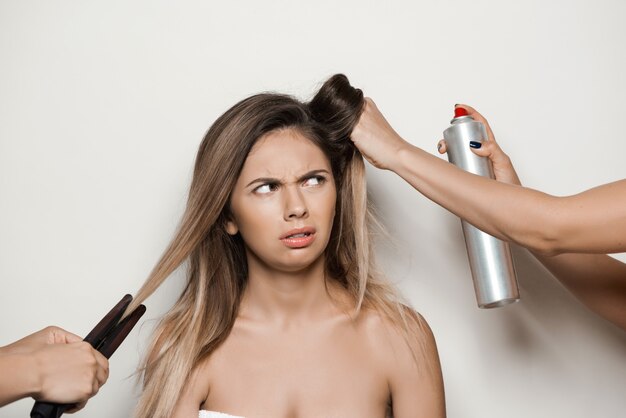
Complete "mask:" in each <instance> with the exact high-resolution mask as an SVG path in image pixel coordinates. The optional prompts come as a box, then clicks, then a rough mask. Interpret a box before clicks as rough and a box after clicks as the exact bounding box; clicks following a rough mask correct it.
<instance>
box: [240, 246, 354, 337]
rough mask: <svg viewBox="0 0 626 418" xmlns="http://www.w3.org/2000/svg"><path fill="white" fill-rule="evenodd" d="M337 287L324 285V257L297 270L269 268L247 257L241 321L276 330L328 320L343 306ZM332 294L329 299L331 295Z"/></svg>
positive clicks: (342, 297) (340, 293)
mask: <svg viewBox="0 0 626 418" xmlns="http://www.w3.org/2000/svg"><path fill="white" fill-rule="evenodd" d="M342 293H344V292H342V291H341V290H340V289H339V287H338V286H337V285H336V284H334V283H333V282H332V281H328V289H327V288H326V284H325V263H324V257H323V256H321V257H319V258H318V259H317V260H316V261H315V262H314V263H312V264H311V265H309V266H308V267H306V268H305V269H301V270H298V271H293V272H292V271H283V270H279V269H275V268H271V267H269V266H267V265H264V264H263V263H261V262H259V260H255V259H250V257H249V258H248V284H247V285H246V289H245V292H244V295H243V299H242V301H241V305H240V309H239V314H240V316H241V317H242V318H246V319H250V320H254V321H256V320H258V321H263V322H265V323H268V324H274V325H276V326H279V327H290V326H299V325H301V324H302V323H304V322H309V321H315V320H321V319H325V318H329V317H331V316H333V315H334V314H336V313H337V312H338V310H339V309H338V306H337V302H340V303H341V304H342V305H343V303H342V302H344V303H345V295H342ZM331 295H332V296H331Z"/></svg>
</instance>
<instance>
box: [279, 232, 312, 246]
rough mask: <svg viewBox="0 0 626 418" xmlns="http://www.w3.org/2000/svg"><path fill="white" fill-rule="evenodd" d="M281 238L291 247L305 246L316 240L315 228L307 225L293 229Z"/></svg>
mask: <svg viewBox="0 0 626 418" xmlns="http://www.w3.org/2000/svg"><path fill="white" fill-rule="evenodd" d="M280 240H281V241H282V242H283V244H285V245H286V246H287V247H289V248H304V247H308V246H309V245H311V243H312V242H313V241H315V228H311V227H305V228H297V229H292V230H291V231H289V232H287V233H286V234H283V235H281V237H280Z"/></svg>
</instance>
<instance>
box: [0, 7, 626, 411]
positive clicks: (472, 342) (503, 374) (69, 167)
mask: <svg viewBox="0 0 626 418" xmlns="http://www.w3.org/2000/svg"><path fill="white" fill-rule="evenodd" d="M625 16H626V3H625V2H623V1H621V0H614V1H609V0H597V1H594V2H591V1H571V0H570V1H539V0H532V1H484V0H483V1H477V0H474V1H402V2H391V1H390V2H378V1H364V0H359V1H343V2H339V1H326V0H324V1H320V0H318V1H315V2H311V1H307V2H294V1H265V2H252V1H251V2H241V1H229V2H226V1H223V2H219V3H218V2H209V1H199V0H198V1H177V2H173V1H172V2H164V1H154V0H152V1H147V0H146V1H119V0H116V1H111V0H109V1H106V2H105V1H100V2H83V1H56V2H52V1H17V0H16V1H5V0H2V1H0V284H1V288H0V345H4V344H7V343H9V342H10V341H12V340H15V339H18V338H19V337H21V336H23V335H24V334H27V333H30V332H32V331H35V330H38V329H40V328H41V327H44V326H46V325H48V324H57V325H60V326H63V327H65V328H67V329H69V330H71V331H74V332H75V333H78V334H81V335H85V334H86V333H87V332H88V331H89V330H90V329H91V327H92V326H93V325H94V324H95V323H96V322H97V321H98V320H99V319H100V317H101V316H102V315H104V313H105V312H107V311H108V309H109V308H110V307H111V306H112V305H113V304H114V303H115V302H117V300H118V299H119V298H120V297H121V296H122V295H123V294H124V293H134V292H135V291H136V290H137V289H138V287H139V285H140V284H141V283H142V281H143V280H144V279H145V277H146V276H147V274H148V273H149V271H150V270H151V268H152V266H153V265H154V263H155V262H156V261H157V258H158V257H159V255H160V253H161V252H162V250H163V249H164V248H165V246H166V244H167V243H168V241H169V239H170V238H171V236H172V233H173V231H174V229H175V226H176V224H177V222H178V220H179V216H180V215H181V212H182V209H183V207H184V203H185V198H186V193H187V188H188V185H189V181H190V174H191V167H192V163H193V159H194V156H195V152H196V149H197V147H198V144H199V143H200V140H201V138H202V136H203V134H204V132H205V131H206V129H207V128H208V127H209V125H210V124H211V123H212V122H213V121H214V120H215V118H216V117H217V116H219V115H220V114H221V113H222V112H224V111H225V110H226V109H227V108H228V107H230V106H231V105H233V104H234V103H235V102H237V101H238V100H240V99H242V98H244V97H246V96H248V95H250V94H253V93H257V92H260V91H264V90H277V91H281V92H286V93H292V94H295V95H298V96H299V97H302V98H307V97H309V96H310V95H311V94H312V93H313V92H314V91H315V89H316V88H317V86H319V84H320V83H321V82H322V81H323V80H325V79H326V78H327V77H328V76H330V75H332V74H333V73H336V72H343V73H345V74H347V75H348V77H349V78H350V80H351V82H352V83H353V84H354V85H355V86H359V87H361V88H362V89H363V90H364V91H365V93H366V94H367V95H369V96H372V97H373V98H374V99H375V100H376V102H377V103H378V105H379V107H380V108H381V109H382V110H383V111H384V113H385V114H386V115H387V117H388V119H389V120H390V121H391V123H392V124H393V125H394V126H395V127H396V128H397V130H398V131H399V132H400V133H401V134H402V135H403V136H404V137H405V138H407V139H409V140H410V141H411V142H413V143H414V144H415V145H418V146H420V147H422V148H424V149H426V150H429V151H432V152H433V153H434V152H435V151H436V148H435V145H436V142H437V140H439V139H440V138H441V136H442V131H443V130H444V129H445V128H446V127H447V125H448V122H449V120H450V117H451V114H452V109H453V105H454V103H469V104H472V105H474V106H475V107H476V108H477V109H479V110H480V111H481V112H483V114H485V115H486V116H487V118H488V119H489V120H490V121H491V123H492V127H493V129H494V130H495V132H496V135H497V138H498V139H499V142H500V143H501V145H502V146H503V148H504V149H505V150H506V151H507V152H508V153H509V155H510V156H511V158H512V159H513V161H514V162H515V163H516V167H517V169H518V172H519V174H520V176H521V178H522V180H523V181H524V183H525V185H527V186H530V187H534V188H537V189H540V190H543V191H545V192H548V193H552V194H556V195H567V194H573V193H577V192H579V191H582V190H584V189H587V188H590V187H593V186H595V185H598V184H601V183H605V182H610V181H613V180H617V179H621V178H624V177H626V164H624V156H625V155H626V133H625V132H624V128H623V126H624V122H623V120H624V103H625V98H626V77H624V74H626V25H624V17H625ZM368 179H369V182H370V183H369V184H370V189H371V194H372V197H373V199H374V201H375V202H376V204H377V205H378V208H379V211H380V213H381V215H382V218H383V221H384V223H385V224H386V226H387V228H388V229H389V231H390V233H391V235H392V236H393V242H392V243H387V244H384V245H381V247H380V249H379V255H380V260H381V262H382V264H383V265H384V266H385V268H386V271H387V273H388V274H389V276H390V277H391V278H393V279H394V280H395V281H396V282H397V283H398V284H399V286H400V287H401V288H402V290H403V291H404V293H405V295H406V296H407V297H408V299H409V300H410V301H411V302H412V303H413V305H414V306H415V307H416V308H417V309H418V310H419V311H420V312H422V314H424V316H425V317H426V318H427V319H428V321H429V322H430V325H431V326H432V328H433V330H434V333H435V335H436V338H437V341H438V345H439V351H440V355H441V361H442V367H443V373H444V378H445V385H446V396H447V406H448V415H449V416H450V417H467V418H478V417H481V418H482V417H501V416H509V417H518V418H522V417H569V418H574V417H580V418H582V417H618V416H623V414H624V408H625V407H626V333H625V332H624V331H621V330H619V329H618V328H617V327H615V326H613V325H611V324H609V323H607V322H605V321H604V320H602V319H600V318H598V317H596V316H595V315H594V314H592V313H590V312H589V311H587V310H586V309H585V308H584V307H583V306H582V305H580V304H579V303H577V302H576V300H575V299H574V298H573V297H572V296H571V295H570V294H568V293H567V291H566V290H564V289H563V288H562V287H561V286H560V285H559V284H558V283H557V282H556V281H554V280H553V279H552V278H551V276H550V275H549V274H548V273H547V272H546V271H545V270H544V269H543V268H542V267H541V266H540V265H539V264H538V263H537V262H536V261H534V260H533V259H532V257H531V256H530V255H529V254H528V253H527V252H526V251H524V250H519V249H518V250H516V251H515V259H516V264H517V268H518V274H519V280H520V286H521V294H522V302H521V303H518V304H516V305H513V306H508V307H505V308H501V309H495V310H479V309H478V308H477V307H476V304H475V299H474V293H473V289H472V284H471V278H470V273H469V268H468V264H467V259H466V254H465V247H464V243H463V238H462V234H461V229H460V225H459V221H458V219H456V218H455V217H454V216H452V215H450V214H449V213H448V212H446V211H445V210H443V209H442V208H440V207H438V206H436V205H435V204H433V203H432V202H430V201H429V200H427V199H425V198H424V197H422V196H421V195H419V194H418V193H416V192H414V191H412V189H411V188H410V187H409V186H408V185H407V184H405V183H403V182H402V181H401V180H400V179H399V178H397V177H395V176H394V175H393V174H391V173H389V172H380V171H376V170H369V174H368ZM625 210H626V209H625ZM618 257H620V256H618ZM621 259H622V260H625V257H623V255H622V256H621ZM180 282H181V276H179V275H175V276H173V277H172V279H171V280H170V281H169V282H168V284H167V285H166V286H164V287H162V288H161V289H160V290H159V292H158V293H157V294H155V295H154V296H153V297H151V298H150V299H149V300H148V314H147V315H146V316H147V317H148V318H151V319H152V321H146V322H145V324H144V325H143V326H142V327H141V329H138V330H135V331H134V332H133V334H132V335H131V337H130V338H129V339H128V340H127V341H126V342H125V344H124V346H122V347H121V348H120V350H119V351H118V352H117V353H116V354H115V356H114V357H113V359H112V362H111V375H110V378H109V382H108V383H107V385H106V386H105V387H104V388H103V389H102V390H101V392H100V394H99V395H98V396H97V397H96V398H94V399H93V400H92V401H90V402H89V404H88V405H87V407H86V409H84V410H83V411H81V412H80V413H78V414H77V415H76V416H78V417H94V418H96V417H126V416H128V415H129V414H130V411H131V409H132V406H133V405H134V402H135V396H136V393H137V389H135V386H134V380H133V378H132V377H129V376H130V375H131V374H132V372H133V370H134V367H135V366H136V364H137V362H138V358H139V355H140V352H141V351H142V349H143V348H144V346H145V343H146V340H147V337H148V335H149V334H150V330H151V328H152V326H153V325H154V319H155V318H157V317H158V316H159V315H160V314H161V313H162V312H164V311H165V310H166V309H167V308H168V307H169V306H170V305H171V304H172V303H173V301H174V300H175V298H176V297H177V294H178V291H179V289H180ZM31 405H32V401H31V400H24V401H21V402H18V403H16V404H13V405H11V406H8V407H6V408H3V409H2V410H0V416H1V417H26V416H28V413H29V411H30V407H31Z"/></svg>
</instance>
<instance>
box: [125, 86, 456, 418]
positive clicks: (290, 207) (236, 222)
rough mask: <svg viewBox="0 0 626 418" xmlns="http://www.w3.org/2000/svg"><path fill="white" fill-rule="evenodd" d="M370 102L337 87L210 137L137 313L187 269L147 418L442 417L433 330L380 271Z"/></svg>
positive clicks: (248, 111)
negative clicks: (373, 235)
mask: <svg viewBox="0 0 626 418" xmlns="http://www.w3.org/2000/svg"><path fill="white" fill-rule="evenodd" d="M363 103H364V100H363V94H362V92H361V91H360V90H358V89H355V88H353V87H352V86H350V84H349V82H348V79H347V78H346V77H345V76H343V75H335V76H333V77H332V78H330V79H329V80H328V81H327V82H326V83H325V84H324V85H323V86H322V87H321V89H320V90H319V92H318V93H317V94H316V95H315V97H314V98H313V99H312V100H311V101H310V102H308V103H302V102H300V101H298V100H297V99H295V98H293V97H290V96H286V95H282V94H258V95H255V96H252V97H249V98H247V99H245V100H242V101H241V102H239V103H237V104H236V105H235V106H233V107H232V108H230V109H229V110H228V111H227V112H226V113H224V114H223V115H222V116H220V117H219V118H218V119H217V120H216V121H215V123H214V124H213V125H212V126H211V128H210V129H209V131H208V133H207V134H206V136H205V138H204V140H203V141H202V144H201V145H200V149H199V150H198V155H197V159H196V163H195V170H194V175H193V180H192V184H191V190H190V193H189V199H188V202H187V207H186V210H185V213H184V215H183V219H182V222H181V225H180V227H179V230H178V232H177V233H176V236H175V237H174V239H173V240H172V242H171V244H170V245H169V247H168V249H167V250H166V251H165V253H164V255H163V256H162V258H161V260H160V261H159V262H158V264H157V265H156V267H155V268H154V270H153V272H152V273H151V275H150V277H149V278H148V280H147V281H146V283H145V284H144V285H143V287H142V288H141V289H140V290H139V292H138V294H137V296H136V298H135V300H134V305H135V304H139V303H141V302H142V301H144V300H145V299H146V298H147V297H148V296H149V295H150V294H151V293H152V292H154V291H155V290H156V288H158V287H159V285H160V284H161V283H162V282H163V281H164V280H165V279H166V278H167V277H168V276H169V275H170V274H171V273H172V272H173V271H174V270H175V269H176V268H177V267H179V266H180V265H181V264H182V263H183V262H187V264H188V273H187V286H186V287H185V289H184V291H183V292H182V294H181V296H180V297H179V299H178V301H177V302H176V304H175V305H174V307H173V308H172V309H171V310H170V311H169V312H168V313H167V314H166V315H165V317H164V318H163V319H162V320H161V322H160V324H159V326H158V327H157V329H156V331H155V335H154V340H153V343H152V345H151V348H150V351H149V355H148V357H147V360H146V363H145V375H144V384H145V387H144V392H143V394H142V396H141V399H140V402H139V405H138V410H137V416H138V417H141V418H146V417H155V418H157V417H163V418H165V417H196V416H198V413H199V412H198V411H199V410H202V411H201V412H200V416H201V417H214V416H224V415H219V414H217V413H216V412H209V411H219V412H221V413H225V414H229V415H230V416H242V417H248V418H252V417H260V416H263V417H291V416H298V417H330V416H336V417H359V418H363V417H372V418H384V417H388V416H394V417H396V418H398V417H443V416H445V406H444V395H443V383H442V378H441V369H440V365H439V360H438V356H437V349H436V346H435V342H434V338H433V336H432V333H431V332H430V329H429V328H428V325H427V324H426V323H425V321H424V320H423V318H421V317H420V316H419V315H418V314H417V313H415V312H414V311H412V310H411V309H409V308H407V307H406V306H405V305H403V304H402V303H400V301H399V297H398V296H397V294H396V292H395V291H394V289H393V288H392V287H391V286H390V285H389V284H388V283H387V282H385V280H384V279H383V278H382V277H381V275H380V274H379V273H377V270H376V269H375V266H374V261H373V256H372V248H371V244H370V225H371V222H372V220H371V216H370V212H369V209H368V205H367V195H366V185H365V170H364V163H363V158H362V157H361V154H360V153H359V152H358V151H357V150H356V148H355V147H354V146H353V144H352V143H351V141H350V139H349V137H350V133H351V131H352V128H353V127H354V126H355V124H356V123H357V121H358V119H359V116H360V113H361V110H362V108H363ZM132 308H133V306H131V307H130V309H132ZM229 415H226V416H229Z"/></svg>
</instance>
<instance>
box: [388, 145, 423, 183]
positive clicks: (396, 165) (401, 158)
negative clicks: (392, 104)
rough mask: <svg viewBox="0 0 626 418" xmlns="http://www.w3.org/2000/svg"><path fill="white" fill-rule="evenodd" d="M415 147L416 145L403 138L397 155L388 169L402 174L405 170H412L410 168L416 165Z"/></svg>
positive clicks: (397, 149)
mask: <svg viewBox="0 0 626 418" xmlns="http://www.w3.org/2000/svg"><path fill="white" fill-rule="evenodd" d="M415 149H416V147H414V146H413V145H411V144H410V143H408V142H406V141H404V140H402V142H400V143H399V145H398V147H397V148H396V152H395V155H396V156H395V158H393V159H392V160H391V163H390V164H389V166H388V169H389V170H391V171H393V172H394V173H396V174H398V175H400V176H402V173H403V172H405V171H406V170H407V169H409V170H410V168H411V167H412V166H413V165H414V164H413V159H414V154H415Z"/></svg>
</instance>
